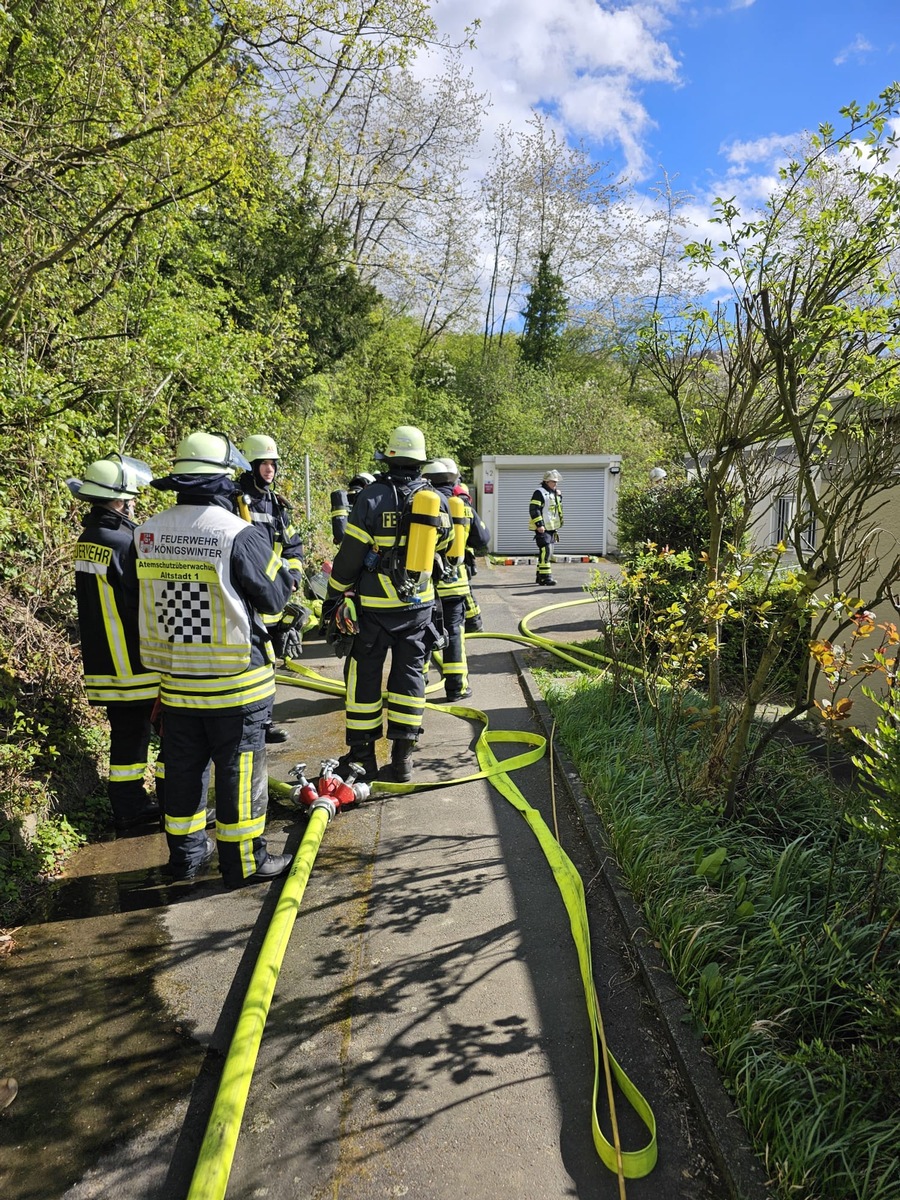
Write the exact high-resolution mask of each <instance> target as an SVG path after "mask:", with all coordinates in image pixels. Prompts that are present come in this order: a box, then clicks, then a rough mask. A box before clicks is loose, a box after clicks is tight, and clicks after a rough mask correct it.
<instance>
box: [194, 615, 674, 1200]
mask: <svg viewBox="0 0 900 1200" xmlns="http://www.w3.org/2000/svg"><path fill="white" fill-rule="evenodd" d="M590 603H593V601H592V600H590V599H585V600H575V601H571V600H570V601H565V602H563V603H560V604H553V605H548V606H546V607H545V608H541V609H538V610H536V611H535V612H533V613H531V614H530V615H529V616H528V617H527V618H525V619H523V620H522V621H521V622H520V624H519V629H520V634H518V635H516V634H492V633H478V634H468V635H467V637H478V638H488V637H489V638H496V639H500V640H505V641H516V642H520V643H522V644H523V645H530V646H539V647H540V648H542V649H545V650H547V651H549V652H550V653H552V654H554V655H556V656H557V657H559V658H562V659H563V660H565V661H567V662H570V663H573V664H574V665H575V666H578V667H581V668H583V669H585V670H589V671H602V670H606V669H608V667H609V665H610V664H609V660H608V659H605V658H604V657H603V656H602V655H599V654H596V653H595V652H593V651H589V650H584V649H582V648H581V647H578V646H567V645H566V644H565V643H559V642H554V641H552V640H550V639H547V638H543V637H540V636H538V635H537V634H534V633H532V632H531V630H530V629H529V627H528V622H529V621H531V620H532V619H533V618H535V617H537V616H540V615H542V614H543V613H546V612H550V611H552V610H554V609H559V608H567V607H571V606H573V605H578V604H590ZM563 647H565V649H563ZM573 655H580V656H581V657H580V658H579V657H573ZM277 679H278V682H280V683H290V684H299V685H300V686H303V687H307V688H310V689H312V690H314V691H321V692H325V693H328V694H330V695H342V694H343V692H344V685H343V683H341V682H338V681H335V680H330V679H327V678H325V677H324V676H322V675H320V674H318V672H316V671H312V670H310V669H309V668H308V667H304V666H302V665H301V664H299V663H296V662H294V661H290V662H289V663H287V664H286V671H285V672H283V673H281V674H279V675H278V676H277ZM437 686H440V685H437ZM429 690H431V691H433V690H434V688H433V687H432V688H430V689H429ZM429 707H437V706H434V705H429ZM440 711H442V712H449V713H450V714H452V715H453V716H458V717H461V718H464V719H467V720H473V721H477V722H480V723H481V724H482V725H483V728H482V731H481V733H480V735H479V737H478V739H477V742H476V745H475V751H476V755H477V758H478V764H479V767H480V768H481V769H480V770H479V771H477V772H474V773H473V774H471V775H466V776H463V777H462V778H457V779H453V780H440V781H436V782H430V783H396V784H395V783H383V782H379V781H374V782H373V784H372V785H371V786H372V792H373V794H379V793H391V794H408V793H412V792H421V791H429V790H434V789H437V788H444V787H449V786H451V785H454V786H455V785H459V784H461V783H468V782H471V781H474V780H477V779H487V780H489V781H490V783H491V785H492V786H493V787H494V788H495V789H496V790H497V791H498V792H499V793H500V794H501V795H502V796H503V797H504V799H506V800H508V801H509V803H510V804H512V805H513V807H515V808H516V809H517V810H518V811H519V812H520V813H521V814H522V816H523V817H524V818H525V820H526V822H527V823H528V825H529V827H530V828H531V830H532V832H533V833H534V835H535V837H536V838H537V840H538V843H539V845H540V846H541V849H542V850H543V852H544V856H545V857H546V859H547V862H548V863H549V865H550V869H551V871H552V873H553V878H554V881H555V882H556V885H557V887H558V889H559V892H560V895H561V897H562V900H563V903H564V904H565V906H566V911H567V912H568V915H569V925H570V928H571V931H572V938H573V941H574V943H575V949H576V952H577V955H578V962H579V968H580V972H581V979H582V985H583V987H584V994H585V1001H586V1005H587V1012H588V1019H589V1021H590V1025H591V1031H592V1042H593V1053H594V1085H593V1104H592V1110H591V1128H592V1135H593V1140H594V1147H595V1149H596V1150H597V1153H598V1155H599V1157H600V1159H601V1161H602V1162H603V1163H604V1165H605V1166H607V1167H608V1168H609V1169H610V1170H611V1171H613V1172H615V1174H616V1175H617V1177H618V1181H619V1195H620V1197H621V1200H624V1197H625V1182H624V1181H625V1179H626V1178H630V1179H638V1178H641V1177H643V1176H645V1175H648V1174H649V1173H650V1171H652V1170H653V1168H654V1166H655V1165H656V1159H657V1143H656V1119H655V1117H654V1115H653V1110H652V1109H651V1107H650V1105H649V1104H648V1103H647V1101H646V1099H645V1098H644V1097H643V1096H642V1095H641V1093H640V1092H639V1091H638V1089H637V1088H636V1087H635V1085H634V1084H633V1083H632V1082H631V1080H630V1079H629V1078H628V1076H627V1075H626V1074H625V1072H624V1071H623V1070H622V1068H621V1067H620V1066H619V1064H618V1063H617V1062H616V1059H615V1058H614V1057H613V1055H612V1053H611V1052H610V1051H609V1049H608V1047H607V1044H606V1036H605V1032H604V1028H603V1018H602V1015H601V1011H600V1004H599V1001H598V998H597V993H596V989H595V987H594V977H593V969H592V964H591V948H590V929H589V926H588V918H587V907H586V904H585V897H584V885H583V883H582V880H581V877H580V875H579V874H578V871H577V869H576V868H575V866H574V864H573V863H572V861H571V859H570V858H569V857H568V855H567V854H566V853H565V851H564V850H563V849H562V847H561V846H560V844H559V842H558V841H557V839H556V838H555V837H554V836H553V833H552V832H551V831H550V829H549V828H548V826H547V824H546V823H545V821H544V818H543V817H542V816H541V814H540V813H539V812H538V811H537V810H536V809H534V808H532V807H531V805H529V804H528V801H527V800H526V799H525V797H524V796H523V795H522V793H521V792H520V791H519V789H518V788H517V787H516V786H515V784H514V783H513V781H512V780H511V779H510V777H509V772H511V771H515V770H519V769H520V768H522V767H525V766H529V765H530V764H532V763H535V762H537V761H538V760H539V759H540V758H542V757H543V756H544V754H545V753H546V749H547V746H546V739H544V738H543V737H541V736H540V735H538V734H531V733H518V732H512V731H508V730H499V731H492V730H491V729H490V728H489V721H488V717H487V714H486V713H484V712H482V711H481V710H480V709H476V708H470V707H468V706H465V705H448V704H444V705H441V706H440ZM515 744H518V745H524V746H526V747H529V749H526V750H524V751H521V752H520V753H518V754H515V755H512V756H510V757H508V758H504V759H503V760H502V761H501V760H498V759H497V757H496V755H495V754H494V750H493V747H494V746H497V745H515ZM292 790H293V789H292V788H291V787H290V786H289V785H287V784H283V783H279V782H278V781H275V780H270V781H269V792H270V795H272V796H274V797H276V798H282V799H284V798H286V797H287V796H288V795H290V793H291V792H292ZM332 812H333V810H331V809H330V808H329V807H328V806H326V805H325V804H323V805H322V806H321V807H320V806H318V805H314V806H313V808H312V809H311V811H310V815H309V821H308V824H307V828H306V832H305V834H304V837H303V840H302V842H301V844H300V847H299V850H298V851H297V854H296V856H295V859H294V863H293V866H292V868H291V871H290V873H289V875H288V876H287V878H286V880H285V883H284V886H283V888H282V892H281V895H280V897H279V899H278V903H277V905H276V908H275V912H274V914H273V917H272V922H271V924H270V926H269V929H268V932H267V933H266V936H265V939H264V941H263V944H262V947H261V948H260V953H259V958H258V960H257V964H256V967H255V969H254V971H253V975H252V977H251V979H250V984H249V986H248V989H247V996H246V998H245V1000H244V1004H243V1007H242V1009H241V1013H240V1016H239V1018H238V1022H237V1026H236V1028H235V1033H234V1037H233V1039H232V1043H231V1047H230V1049H229V1052H228V1056H227V1058H226V1060H225V1067H224V1070H223V1072H222V1079H221V1081H220V1083H219V1089H218V1092H217V1094H216V1099H215V1102H214V1104H213V1109H212V1113H211V1115H210V1119H209V1124H208V1125H207V1129H206V1134H205V1136H204V1139H203V1144H202V1145H201V1148H200V1154H199V1157H198V1160H197V1166H196V1168H195V1171H194V1176H193V1179H192V1181H191V1187H190V1191H189V1192H188V1196H187V1200H222V1197H224V1195H225V1189H226V1187H227V1185H228V1177H229V1175H230V1172H231V1165H232V1162H233V1160H234V1152H235V1147H236V1145H237V1139H238V1134H239V1133H240V1127H241V1121H242V1119H243V1114H244V1108H245V1106H246V1103H247V1096H248V1093H249V1090H250V1082H251V1079H252V1077H253V1070H254V1067H255V1064H256V1057H257V1054H258V1051H259V1046H260V1042H261V1040H262V1035H263V1029H264V1027H265V1023H266V1018H267V1016H268V1012H269V1006H270V1004H271V1001H272V995H273V993H274V991H275V983H276V981H277V978H278V972H279V970H280V968H281V963H282V961H283V960H284V955H285V952H286V950H287V944H288V940H289V938H290V935H291V930H292V929H293V925H294V921H295V920H296V917H297V912H298V911H299V908H300V902H301V900H302V899H303V893H304V891H305V889H306V883H307V881H308V879H309V876H310V873H311V871H312V867H313V863H314V862H315V858H316V854H317V853H318V850H319V846H320V845H321V842H322V837H323V835H324V832H325V828H326V826H327V824H328V821H329V818H330V816H331V815H332ZM601 1064H602V1066H603V1073H604V1079H605V1084H606V1095H607V1102H608V1105H609V1110H610V1120H611V1125H612V1135H613V1141H612V1142H610V1141H609V1140H608V1139H607V1138H606V1137H605V1135H604V1134H603V1131H602V1130H601V1128H600V1122H599V1119H598V1116H597V1101H598V1097H599V1090H600V1067H601ZM613 1080H615V1082H616V1083H617V1084H618V1086H619V1088H620V1090H621V1092H622V1094H623V1095H624V1097H625V1099H626V1100H627V1101H628V1103H629V1104H630V1105H631V1107H632V1108H633V1109H634V1111H635V1112H636V1113H637V1115H638V1116H639V1118H640V1119H641V1121H642V1122H643V1123H644V1125H645V1126H646V1128H647V1130H648V1132H649V1134H650V1138H649V1141H648V1142H647V1143H646V1144H645V1145H644V1146H643V1147H642V1148H641V1149H639V1150H630V1151H625V1150H623V1149H622V1147H621V1141H620V1138H619V1130H618V1121H617V1118H616V1109H615V1099H614V1094H613Z"/></svg>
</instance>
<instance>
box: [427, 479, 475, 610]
mask: <svg viewBox="0 0 900 1200" xmlns="http://www.w3.org/2000/svg"><path fill="white" fill-rule="evenodd" d="M435 491H436V492H438V494H439V495H441V496H444V497H446V498H447V499H448V500H449V499H450V497H451V496H453V495H457V496H460V498H461V499H462V502H463V504H465V506H466V516H465V518H464V519H465V522H466V539H467V540H468V536H469V533H470V531H471V528H472V511H473V510H472V505H471V501H469V502H468V503H467V501H468V500H469V498H468V495H467V494H465V493H462V494H461V493H459V492H457V491H456V489H455V487H454V486H453V484H452V483H438V484H435ZM448 509H449V505H448ZM435 588H436V589H437V594H438V596H467V595H468V594H469V576H468V573H467V571H466V568H465V559H464V558H462V559H460V560H459V561H458V562H457V561H455V560H454V559H449V560H448V559H447V558H446V557H445V555H443V554H440V553H439V554H438V556H437V566H436V568H435Z"/></svg>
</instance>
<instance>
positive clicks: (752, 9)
mask: <svg viewBox="0 0 900 1200" xmlns="http://www.w3.org/2000/svg"><path fill="white" fill-rule="evenodd" d="M664 36H665V40H666V42H667V44H668V45H669V47H670V49H671V50H672V52H673V54H674V55H675V56H676V57H677V59H678V60H679V63H680V70H679V75H680V85H677V86H671V85H665V84H662V83H658V84H651V85H650V86H648V87H647V88H646V90H645V91H644V93H643V99H644V102H645V105H646V107H647V110H648V112H649V113H650V115H651V117H652V119H653V120H654V121H655V123H656V128H655V129H653V130H651V131H650V132H649V134H648V136H647V138H646V142H645V149H646V154H647V157H648V159H650V160H651V161H652V162H653V163H657V162H659V163H662V164H663V165H664V166H665V167H666V169H667V170H668V171H669V172H670V173H675V172H677V173H678V175H679V184H680V185H681V186H682V187H684V188H686V189H687V190H689V191H691V192H694V193H695V194H697V195H698V198H699V196H700V195H703V194H705V193H706V192H707V191H708V189H709V188H710V186H711V185H712V184H714V183H716V182H717V181H718V180H720V179H721V178H722V175H723V172H724V171H726V170H728V169H733V168H734V164H733V163H732V162H731V161H730V160H729V157H728V150H729V148H730V147H734V146H735V145H746V144H748V143H758V150H759V152H760V153H763V154H764V153H765V147H766V145H769V146H772V147H773V148H774V147H775V146H777V141H776V142H775V143H773V142H772V141H771V139H773V138H775V139H778V138H783V137H787V138H793V137H794V136H795V135H796V134H797V133H799V132H800V131H802V130H804V129H814V128H816V127H817V126H818V125H819V124H820V123H821V122H823V121H831V122H833V123H835V124H838V125H839V124H841V118H840V117H839V110H840V109H841V108H842V107H843V106H844V105H845V104H847V103H849V102H850V101H853V100H855V101H857V102H859V103H860V104H861V105H865V104H867V103H868V102H869V101H870V100H874V99H875V98H876V97H877V95H878V94H879V93H880V92H881V91H883V90H884V89H885V88H886V87H887V86H888V85H889V84H890V83H891V82H892V81H893V80H900V4H898V2H897V0H856V2H855V3H854V2H852V0H851V2H847V0H841V2H837V0H780V2H779V0H755V3H751V4H746V5H744V6H742V7H739V8H738V7H735V8H732V9H731V10H724V11H723V10H722V9H719V10H715V11H713V10H709V9H707V10H700V9H698V10H696V15H693V14H692V12H691V11H690V10H689V9H685V10H684V13H683V15H682V16H680V17H676V19H675V20H674V22H673V25H672V27H671V28H670V29H669V30H667V31H666V32H665V35H664ZM761 161H764V160H761Z"/></svg>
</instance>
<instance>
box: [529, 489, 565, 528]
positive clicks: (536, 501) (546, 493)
mask: <svg viewBox="0 0 900 1200" xmlns="http://www.w3.org/2000/svg"><path fill="white" fill-rule="evenodd" d="M528 514H529V516H530V518H531V519H530V521H529V522H528V528H529V529H530V530H531V531H532V533H533V532H534V530H535V529H537V527H538V525H543V526H544V528H545V529H546V530H549V531H550V532H551V533H552V532H553V530H554V529H562V526H563V502H562V495H561V493H560V491H559V488H557V489H556V491H555V492H551V491H550V489H549V488H543V487H539V488H535V491H534V495H533V496H532V497H531V503H530V504H529V506H528Z"/></svg>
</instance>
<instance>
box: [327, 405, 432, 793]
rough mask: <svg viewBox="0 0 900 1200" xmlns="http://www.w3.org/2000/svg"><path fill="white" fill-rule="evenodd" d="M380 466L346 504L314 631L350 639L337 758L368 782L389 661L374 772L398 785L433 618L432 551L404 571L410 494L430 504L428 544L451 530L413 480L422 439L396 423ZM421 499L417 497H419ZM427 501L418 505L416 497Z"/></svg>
mask: <svg viewBox="0 0 900 1200" xmlns="http://www.w3.org/2000/svg"><path fill="white" fill-rule="evenodd" d="M376 457H377V458H379V459H382V460H383V461H384V462H385V464H386V467H387V470H386V472H385V473H384V474H383V475H381V476H379V478H378V479H376V481H375V482H374V483H371V484H369V486H368V487H366V488H364V489H363V490H362V491H361V492H360V494H359V496H358V497H357V499H356V503H355V504H354V506H353V510H352V512H351V513H350V517H349V519H348V521H347V528H346V531H345V533H344V538H343V541H342V542H341V544H340V547H339V548H338V552H337V554H336V555H335V558H334V563H333V564H332V568H331V576H330V578H329V583H328V592H327V595H326V598H325V602H324V604H323V606H322V626H323V630H324V632H325V636H326V637H327V638H328V640H329V641H331V642H332V644H339V643H340V641H341V639H342V638H343V637H346V636H348V635H351V634H355V636H354V637H353V641H352V649H351V650H350V652H349V655H348V660H347V665H346V669H345V679H346V684H347V700H346V738H347V745H348V747H349V751H348V753H347V754H346V755H345V756H344V757H343V759H342V760H341V768H342V769H346V766H347V763H348V762H350V761H356V762H359V763H360V764H361V765H362V766H363V768H364V770H365V772H366V775H367V776H368V777H369V778H372V777H373V776H374V775H375V773H376V772H377V770H378V764H377V760H376V752H375V743H376V742H377V741H378V739H379V738H380V737H381V736H382V733H383V721H384V717H383V702H382V672H383V667H384V663H385V661H386V659H387V656H388V654H390V660H391V661H390V670H389V674H388V679H387V736H388V737H389V738H390V739H391V742H392V746H391V762H390V767H389V768H386V769H385V772H384V775H385V777H387V778H390V779H392V780H394V781H396V782H399V783H405V782H407V781H408V780H409V779H410V777H411V773H412V754H413V749H414V747H415V743H416V738H417V736H418V734H419V732H420V730H421V727H422V715H423V712H424V709H425V675H424V666H425V658H426V655H427V654H429V653H430V651H431V650H432V649H433V647H434V646H435V645H436V644H437V643H438V641H439V640H440V633H439V629H438V627H437V625H436V618H435V612H434V584H433V581H432V570H433V549H432V552H431V553H432V557H431V561H429V563H428V569H427V570H423V571H421V572H420V573H416V574H413V573H411V572H410V571H408V570H407V569H406V561H407V558H406V556H407V552H408V551H409V550H410V548H411V542H410V535H411V533H413V532H414V533H415V537H416V538H417V539H418V535H419V532H420V530H421V529H423V528H425V527H426V526H425V524H424V521H425V519H424V518H423V524H421V525H419V524H417V525H416V528H415V531H413V529H412V526H411V525H410V519H411V518H410V507H411V506H412V505H414V504H416V495H417V493H418V492H420V491H421V490H422V489H428V491H429V492H430V493H431V496H432V497H433V498H434V508H435V510H436V515H435V516H434V517H433V518H428V520H429V521H431V520H433V523H434V524H433V526H432V527H433V528H434V529H436V530H437V539H436V542H435V543H434V545H435V546H436V549H437V550H443V549H445V548H446V547H447V546H448V545H449V544H450V538H451V530H452V526H451V523H450V513H449V508H448V507H447V501H446V499H445V498H444V497H442V496H436V495H435V493H434V492H433V489H431V488H430V487H429V485H428V483H427V482H426V481H425V480H424V479H423V478H422V475H421V468H422V464H423V463H424V462H425V461H426V459H427V455H426V453H425V437H424V435H423V433H422V431H421V430H420V429H416V428H415V426H412V425H400V426H398V427H397V428H396V429H395V430H394V431H393V433H392V434H391V436H390V439H389V441H388V444H387V447H386V449H385V451H384V453H379V454H378V455H376ZM420 499H421V498H420ZM426 499H428V498H426Z"/></svg>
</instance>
